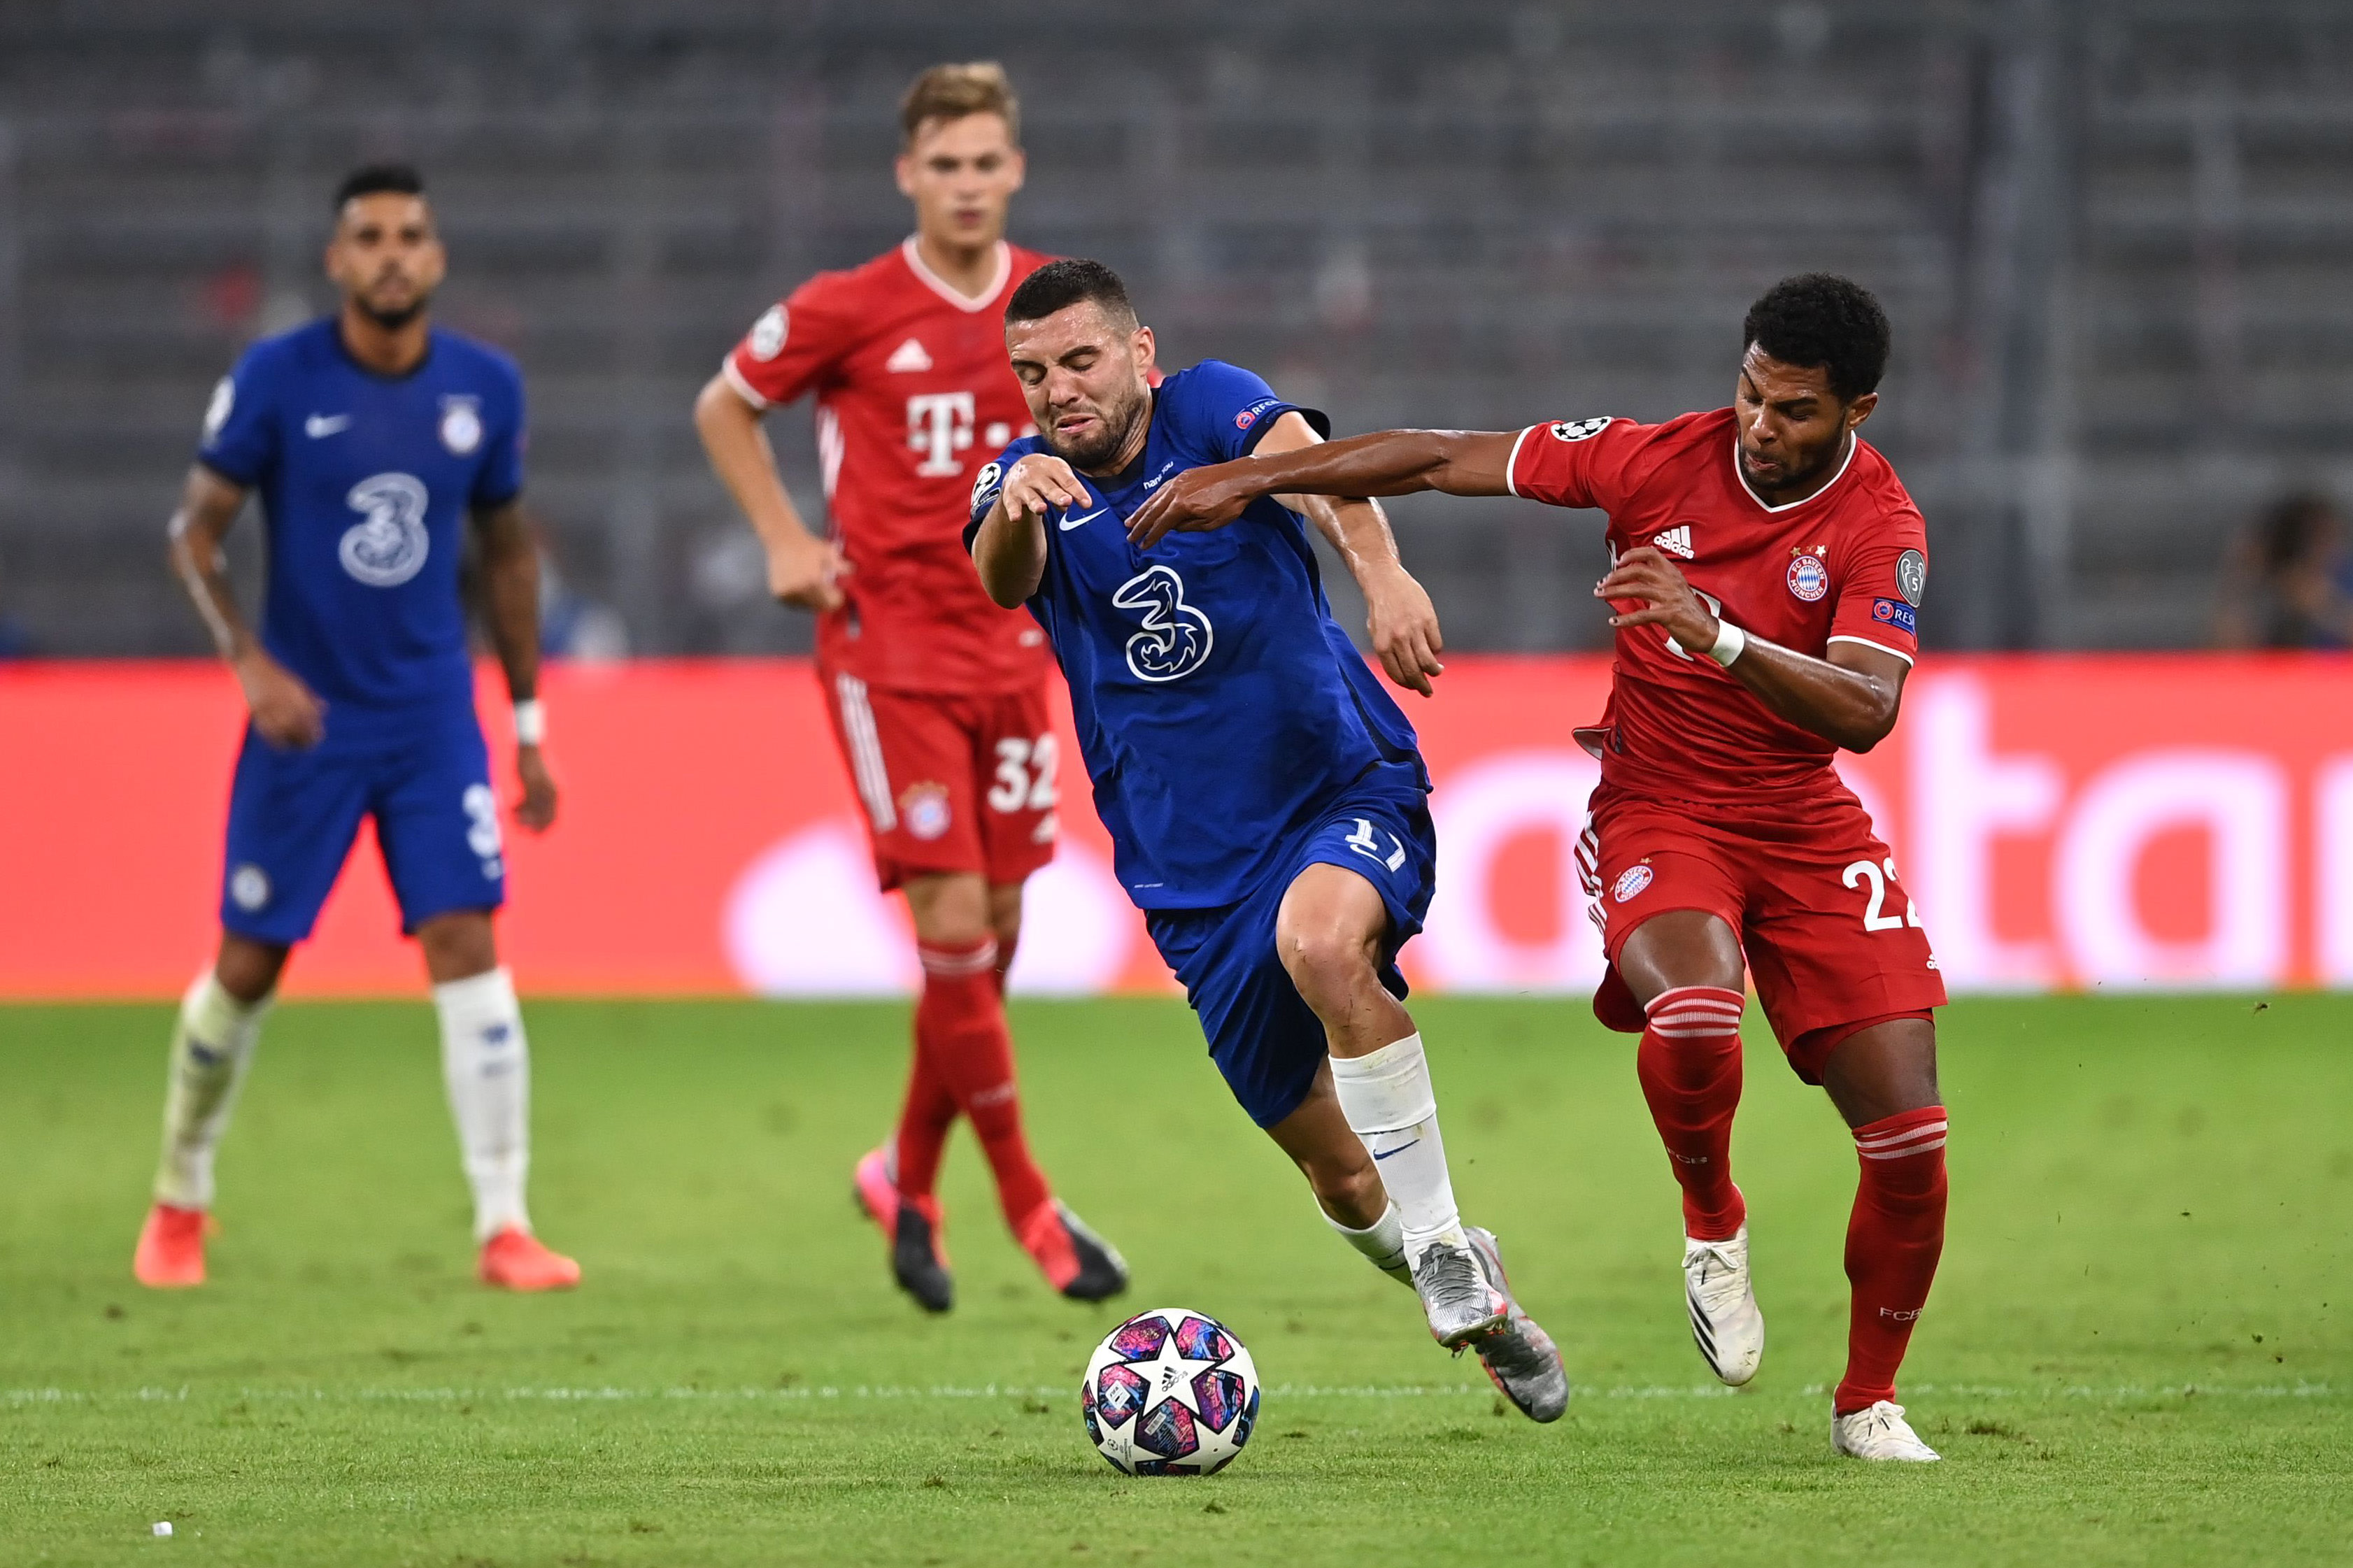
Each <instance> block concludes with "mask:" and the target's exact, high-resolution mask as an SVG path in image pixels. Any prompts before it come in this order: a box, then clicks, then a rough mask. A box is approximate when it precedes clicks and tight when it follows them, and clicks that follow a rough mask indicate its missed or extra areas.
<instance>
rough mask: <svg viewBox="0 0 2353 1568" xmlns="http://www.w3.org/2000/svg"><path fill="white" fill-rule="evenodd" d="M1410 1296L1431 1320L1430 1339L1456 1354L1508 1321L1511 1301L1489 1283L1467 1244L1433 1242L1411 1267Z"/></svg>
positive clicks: (1500, 1327)
mask: <svg viewBox="0 0 2353 1568" xmlns="http://www.w3.org/2000/svg"><path fill="white" fill-rule="evenodd" d="M1413 1289H1414V1294H1416V1295H1418V1296H1419V1297H1420V1298H1421V1310H1422V1313H1423V1315H1424V1316H1425V1317H1427V1318H1428V1319H1429V1320H1430V1338H1431V1339H1434V1340H1436V1341H1437V1342H1439V1343H1440V1344H1441V1345H1444V1346H1445V1347H1446V1348H1447V1349H1448V1350H1451V1351H1459V1350H1461V1348H1462V1347H1463V1346H1465V1345H1467V1344H1469V1343H1471V1342H1472V1341H1474V1340H1482V1339H1484V1338H1486V1337H1487V1336H1488V1335H1489V1334H1492V1333H1494V1332H1496V1331H1498V1330H1500V1329H1502V1328H1503V1327H1504V1324H1505V1323H1506V1322H1507V1321H1510V1316H1511V1308H1512V1303H1511V1300H1510V1298H1508V1297H1506V1296H1505V1295H1504V1293H1503V1292H1502V1291H1500V1290H1498V1289H1495V1288H1494V1286H1493V1285H1491V1284H1489V1283H1488V1282H1487V1276H1486V1274H1485V1272H1484V1271H1482V1269H1481V1268H1480V1267H1479V1258H1478V1255H1477V1254H1476V1253H1474V1252H1472V1250H1471V1244H1470V1243H1469V1242H1468V1241H1433V1242H1431V1243H1430V1245H1429V1246H1428V1247H1425V1248H1423V1249H1422V1254H1421V1259H1420V1261H1419V1262H1418V1263H1416V1264H1415V1265H1414V1266H1413Z"/></svg>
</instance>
